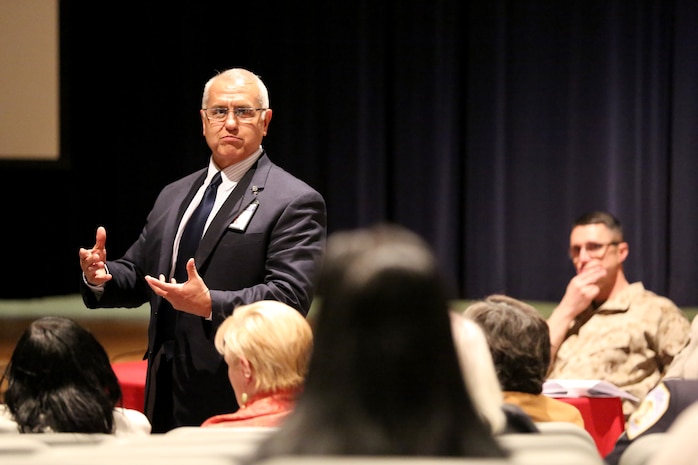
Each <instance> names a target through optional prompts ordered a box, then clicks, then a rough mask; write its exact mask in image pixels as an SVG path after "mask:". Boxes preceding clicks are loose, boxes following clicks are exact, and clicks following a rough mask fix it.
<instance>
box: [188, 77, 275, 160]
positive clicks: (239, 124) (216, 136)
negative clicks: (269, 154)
mask: <svg viewBox="0 0 698 465" xmlns="http://www.w3.org/2000/svg"><path fill="white" fill-rule="evenodd" d="M258 97H259V92H258V89H257V86H256V85H255V83H253V82H252V81H250V80H248V79H244V78H239V77H238V78H234V79H229V78H225V77H219V78H218V79H216V80H215V81H214V82H213V83H212V84H211V87H210V89H209V97H208V102H207V104H206V107H207V108H227V109H228V110H229V111H228V114H227V116H226V117H225V119H224V120H221V121H214V120H213V119H211V118H209V117H207V116H206V113H205V112H204V110H201V111H200V113H201V122H202V124H203V133H204V137H205V138H206V143H207V144H208V146H209V147H210V148H211V151H212V152H213V160H214V161H215V162H216V164H217V165H218V167H219V168H221V169H223V168H226V167H228V166H230V165H232V164H234V163H238V162H240V161H242V160H244V159H245V158H247V157H249V156H250V155H252V154H253V153H254V152H255V151H256V150H257V149H258V148H259V146H260V145H261V143H262V139H263V138H264V136H266V135H267V129H268V128H269V122H270V121H271V113H272V112H271V109H266V110H255V111H254V115H253V116H252V117H251V118H250V119H241V118H240V117H238V116H235V114H234V113H233V109H234V108H257V107H258V106H259V103H258V102H259V98H258Z"/></svg>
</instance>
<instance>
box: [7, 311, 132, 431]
mask: <svg viewBox="0 0 698 465" xmlns="http://www.w3.org/2000/svg"><path fill="white" fill-rule="evenodd" d="M3 380H6V381H7V390H6V392H5V403H6V404H7V407H8V409H9V410H10V412H11V413H12V415H13V417H14V419H15V421H16V422H17V424H18V426H19V429H20V432H23V433H44V432H75V433H111V432H113V426H114V417H113V409H114V407H115V406H116V405H117V403H118V402H119V401H120V399H121V388H120V387H119V383H118V379H117V378H116V375H115V374H114V371H113V369H112V367H111V364H110V361H109V357H108V355H107V353H106V351H105V350H104V347H102V345H101V344H100V343H99V341H97V339H96V338H95V337H94V336H93V335H92V333H90V332H89V331H87V330H86V329H84V328H83V327H81V326H80V325H78V324H77V323H76V322H74V321H72V320H70V319H68V318H62V317H43V318H39V319H38V320H35V321H34V322H32V323H31V324H30V325H29V327H28V328H27V329H26V330H25V331H24V332H23V333H22V335H21V336H20V338H19V340H18V342H17V344H16V346H15V349H14V351H13V353H12V356H11V358H10V362H9V364H8V365H7V368H6V370H5V374H4V375H3Z"/></svg>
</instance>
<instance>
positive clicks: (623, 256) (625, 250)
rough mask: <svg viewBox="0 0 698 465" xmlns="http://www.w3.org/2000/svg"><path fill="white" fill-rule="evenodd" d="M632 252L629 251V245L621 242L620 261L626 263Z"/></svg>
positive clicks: (619, 245)
mask: <svg viewBox="0 0 698 465" xmlns="http://www.w3.org/2000/svg"><path fill="white" fill-rule="evenodd" d="M629 252H630V250H629V249H628V243H627V242H621V243H620V244H618V256H619V257H620V261H621V262H624V261H625V259H626V258H628V253H629Z"/></svg>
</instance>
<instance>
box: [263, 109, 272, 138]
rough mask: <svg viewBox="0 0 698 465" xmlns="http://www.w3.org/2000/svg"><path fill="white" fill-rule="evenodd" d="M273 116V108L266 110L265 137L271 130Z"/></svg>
mask: <svg viewBox="0 0 698 465" xmlns="http://www.w3.org/2000/svg"><path fill="white" fill-rule="evenodd" d="M271 115H272V111H271V108H267V109H266V110H264V135H265V136H266V135H267V131H268V130H269V123H270V122H271Z"/></svg>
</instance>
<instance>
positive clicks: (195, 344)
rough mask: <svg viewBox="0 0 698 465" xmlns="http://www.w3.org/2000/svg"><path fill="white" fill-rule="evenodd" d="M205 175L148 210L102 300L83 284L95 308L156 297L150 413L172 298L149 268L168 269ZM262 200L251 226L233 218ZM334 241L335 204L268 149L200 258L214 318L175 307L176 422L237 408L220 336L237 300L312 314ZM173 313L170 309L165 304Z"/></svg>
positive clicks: (218, 220) (112, 267) (113, 265)
mask: <svg viewBox="0 0 698 465" xmlns="http://www.w3.org/2000/svg"><path fill="white" fill-rule="evenodd" d="M205 176H206V169H202V170H200V171H197V172H196V173H193V174H191V175H188V176H186V177H184V178H182V179H180V180H178V181H175V182H173V183H172V184H169V185H168V186H166V187H165V188H164V189H163V190H162V191H161V192H160V194H159V196H158V198H157V199H156V201H155V204H154V206H153V208H152V210H151V212H150V213H149V215H148V219H147V222H146V225H145V227H144V228H143V230H142V231H141V234H140V237H139V238H138V240H137V241H136V242H135V243H134V244H133V245H132V246H131V247H130V248H129V249H128V251H127V252H126V254H125V255H124V256H123V257H122V258H120V259H118V260H115V261H108V262H107V267H108V269H109V272H110V273H111V274H112V276H113V277H112V279H111V280H110V281H108V282H107V283H106V285H105V287H104V293H103V294H102V296H101V297H100V298H99V299H97V298H96V296H95V294H94V293H93V292H92V291H91V290H90V289H89V288H88V287H87V286H86V285H85V284H84V283H83V287H82V296H83V301H84V302H85V305H86V306H87V307H88V308H98V307H102V308H107V307H137V306H140V305H143V304H144V303H145V302H147V301H150V308H151V313H150V324H149V328H148V351H147V354H146V356H145V357H144V358H146V357H147V358H148V374H147V379H146V401H145V412H146V414H147V415H148V416H149V418H151V421H152V420H153V418H152V415H153V401H154V400H153V398H152V396H150V395H148V393H149V392H151V389H150V388H151V383H154V381H155V373H154V370H153V368H154V365H155V364H154V363H153V358H154V356H155V355H156V354H157V353H158V350H159V349H160V345H161V344H162V342H163V341H161V340H160V339H159V335H158V324H157V322H158V315H159V313H160V310H161V309H164V308H165V307H166V306H163V299H162V298H161V297H159V296H157V295H156V294H155V293H154V292H152V291H151V290H150V288H149V287H148V285H147V284H146V282H145V279H144V276H145V275H146V274H148V275H150V276H154V277H157V276H159V275H160V274H164V275H165V276H169V273H170V268H171V263H172V247H173V243H174V239H175V235H176V233H177V227H178V225H179V223H180V220H181V218H182V215H183V214H184V210H185V209H186V207H187V205H189V203H190V202H191V199H192V197H193V196H194V194H195V192H196V190H197V189H198V188H199V186H200V185H201V183H202V182H203V180H204V178H205ZM255 200H256V201H257V202H259V204H258V207H257V209H256V211H255V213H254V215H253V216H252V218H251V219H250V221H249V223H248V225H247V228H246V229H245V230H244V231H239V230H236V229H234V228H231V227H230V225H231V223H233V222H234V220H235V218H236V217H237V216H238V215H239V214H240V212H242V211H244V210H245V209H246V207H248V206H249V205H250V204H251V202H253V201H255ZM325 241H326V207H325V202H324V199H323V198H322V196H321V195H320V194H319V193H318V192H317V191H315V190H314V189H313V188H311V187H310V186H308V185H307V184H306V183H304V182H302V181H301V180H299V179H297V178H296V177H294V176H292V175H291V174H289V173H288V172H286V171H284V170H283V169H281V168H280V167H278V166H277V165H275V164H273V163H272V162H271V161H270V160H269V158H268V157H267V155H266V153H263V154H262V156H261V157H260V158H259V160H258V161H257V162H256V163H255V165H253V167H252V168H251V169H250V173H249V176H248V175H246V176H245V177H244V178H243V179H242V180H241V181H240V183H239V184H238V185H237V186H236V187H235V189H234V190H233V192H232V193H231V194H230V196H229V197H228V199H227V200H226V202H225V203H224V205H223V206H222V207H221V209H220V211H219V212H218V213H217V214H216V216H215V218H214V219H213V221H212V222H211V224H210V226H209V228H208V229H207V230H206V234H205V235H204V237H203V238H202V240H201V243H200V244H199V248H198V249H197V252H196V255H195V260H196V266H197V269H198V272H199V274H200V275H201V277H202V278H203V280H204V282H205V283H206V285H207V286H208V288H209V289H210V290H211V300H212V304H213V313H212V318H211V320H206V319H204V318H201V317H198V316H194V315H191V314H188V313H184V312H179V311H177V312H175V329H174V330H175V344H174V359H173V363H174V369H173V378H174V379H173V386H171V387H169V386H159V387H157V388H156V391H157V392H158V395H161V394H160V393H161V392H162V390H164V389H171V390H172V395H173V396H174V398H173V402H174V412H175V422H176V424H175V425H173V427H174V426H179V425H199V424H201V423H202V422H203V421H204V420H206V419H207V418H209V417H211V416H213V415H216V414H221V413H229V412H233V411H235V410H236V409H237V403H236V401H235V395H234V393H233V390H232V387H231V386H230V382H229V380H228V376H227V366H226V364H225V362H224V361H223V358H222V356H221V355H220V354H218V352H217V351H216V349H215V347H214V343H213V339H214V336H215V332H216V329H217V328H218V326H219V325H220V324H221V323H222V322H223V320H224V319H225V318H226V317H227V316H229V315H230V314H231V313H232V312H233V309H234V308H235V307H236V306H239V305H242V304H247V303H251V302H254V301H257V300H279V301H281V302H285V303H287V304H288V305H290V306H291V307H294V308H296V309H297V310H298V311H300V312H301V313H303V314H304V315H305V314H307V312H308V310H309V309H310V305H311V302H312V299H313V292H314V285H315V279H316V274H317V272H318V271H319V266H320V264H321V260H322V256H323V253H324V248H325ZM163 311H165V310H163Z"/></svg>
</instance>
